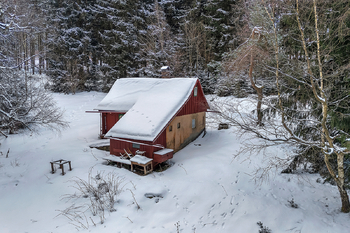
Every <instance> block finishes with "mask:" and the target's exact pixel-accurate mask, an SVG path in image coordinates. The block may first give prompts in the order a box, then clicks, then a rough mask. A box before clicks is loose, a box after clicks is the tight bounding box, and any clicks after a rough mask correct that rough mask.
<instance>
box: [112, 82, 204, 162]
mask: <svg viewBox="0 0 350 233" xmlns="http://www.w3.org/2000/svg"><path fill="white" fill-rule="evenodd" d="M196 87H197V95H196V96H194V89H195V88H196ZM207 109H209V105H208V103H207V101H206V98H205V96H204V92H203V89H202V87H201V85H200V82H199V80H197V82H196V84H195V87H194V88H193V90H192V92H191V95H190V96H189V98H188V99H187V101H186V102H185V104H184V105H183V106H182V107H181V108H180V109H179V110H178V112H177V113H176V114H175V115H174V116H173V118H172V119H171V120H170V122H168V124H167V125H166V126H165V127H164V128H163V130H162V131H161V132H160V133H159V135H158V136H157V137H156V138H155V140H154V141H153V142H151V141H141V140H133V139H123V138H120V139H117V138H115V139H113V138H111V139H110V153H111V154H113V155H117V156H119V155H120V153H124V149H126V150H130V151H131V152H132V153H133V154H135V153H136V151H137V150H140V151H146V153H145V156H146V157H148V158H152V159H153V166H156V165H157V164H159V163H162V162H165V161H166V160H167V159H168V158H167V156H168V157H169V156H171V157H172V153H171V155H170V154H169V155H167V156H163V157H162V156H154V152H156V151H159V150H161V149H163V148H169V149H173V150H174V151H178V150H179V149H181V148H183V147H184V146H185V145H187V144H188V143H189V142H190V141H192V140H193V139H195V138H196V137H197V136H198V135H199V134H200V133H201V132H202V131H203V130H204V128H205V113H206V111H207ZM118 114H124V113H116V115H115V116H113V114H112V113H111V114H109V115H108V114H107V115H106V116H110V121H111V122H112V121H113V120H115V122H114V124H115V123H116V122H117V121H118V120H119V118H116V116H117V115H118ZM113 117H114V118H113ZM107 119H108V118H107ZM192 119H195V120H196V121H195V122H196V127H195V128H192ZM107 122H108V120H107ZM177 122H180V123H181V129H177V125H176V124H177ZM114 124H113V125H114ZM113 125H112V126H113ZM170 125H172V130H173V132H170V133H169V132H168V131H169V126H170ZM112 126H111V127H112ZM108 127H109V125H108V124H107V125H106V128H108ZM108 130H109V129H108ZM108 130H107V131H108ZM107 131H106V133H107ZM175 132H176V134H175ZM133 143H136V144H139V145H140V148H134V147H133ZM167 146H168V147H167ZM169 158H170V157H169ZM163 160H164V161H163Z"/></svg>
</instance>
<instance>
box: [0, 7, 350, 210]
mask: <svg viewBox="0 0 350 233" xmlns="http://www.w3.org/2000/svg"><path fill="white" fill-rule="evenodd" d="M349 58H350V2H349V1H347V0H339V1H330V0H318V1H316V0H313V1H311V0H310V1H309V0H284V1H277V0H276V1H275V0H270V1H264V0H201V1H197V0H188V1H183V0H173V1H170V0H163V1H158V0H156V1H153V0H127V1H126V0H90V1H87V0H86V1H83V0H42V1H39V0H16V1H15V0H3V1H2V2H1V3H0V80H1V86H0V88H1V90H0V91H1V93H0V95H1V99H0V104H1V112H0V113H1V117H2V118H1V128H2V129H9V131H12V130H13V129H14V128H16V127H17V128H18V126H19V125H20V126H21V125H22V126H23V125H28V124H29V123H30V121H24V120H23V119H24V118H27V116H28V112H29V111H27V110H26V109H28V106H27V107H25V106H24V105H25V104H22V105H23V106H22V107H21V108H16V107H15V106H18V105H19V104H18V103H27V102H26V101H27V100H28V98H27V96H28V91H27V90H28V83H29V81H28V80H31V77H34V76H35V75H38V74H45V75H46V76H47V77H48V80H47V83H46V84H45V86H44V87H42V89H45V90H48V89H50V90H51V91H55V92H64V93H75V92H76V91H90V90H98V91H105V92H106V91H108V90H109V88H110V87H111V85H112V84H113V83H114V81H115V80H116V79H118V78H125V77H144V76H146V77H160V75H161V74H160V68H161V67H162V66H164V65H166V66H170V67H171V75H172V76H173V77H190V76H195V77H198V78H199V79H200V80H201V82H202V85H203V87H204V90H205V92H206V93H216V94H218V95H221V96H226V95H234V96H237V97H245V96H247V94H254V95H255V96H256V97H257V109H256V112H254V115H252V121H247V120H245V121H244V122H245V124H242V121H237V120H236V119H233V118H232V117H231V118H230V116H232V114H231V113H232V112H234V111H235V110H234V109H232V108H231V109H230V111H229V112H230V114H228V113H227V112H225V111H221V113H222V117H224V118H226V119H227V120H229V121H231V123H232V124H234V125H237V126H239V127H240V128H241V129H242V130H243V131H244V132H250V133H252V134H255V135H256V136H257V137H258V138H260V139H264V140H265V141H266V142H268V143H266V144H265V146H271V145H276V144H279V143H285V144H290V145H292V146H293V147H294V148H296V150H295V151H294V152H297V153H296V155H295V156H294V157H293V159H292V161H291V162H290V161H289V162H290V163H289V167H288V168H287V169H286V170H285V172H295V171H296V170H297V168H298V167H300V166H301V165H303V166H304V165H306V164H309V163H311V164H312V169H311V170H312V171H316V172H321V173H323V174H324V176H325V177H326V178H327V179H329V180H330V181H331V182H333V183H334V184H336V185H337V186H338V189H339V192H340V196H341V199H342V211H343V212H349V211H350V204H349V198H348V196H347V194H346V191H344V190H345V189H346V188H348V183H349V180H350V158H349V155H348V153H349V149H350V145H349V142H348V140H347V138H350V135H349V133H350V115H349V114H350V109H349V103H350V100H349V94H350V93H349V90H350V76H349V70H350V65H349ZM17 84H18V85H17ZM11 86H16V87H17V88H19V90H22V92H20V93H23V95H22V97H23V96H26V98H22V97H21V98H22V99H21V98H19V97H18V96H17V95H16V93H13V92H11V91H9V90H10V89H9V87H11ZM36 88H37V87H36ZM34 95H35V94H34ZM14 96H15V97H16V96H17V97H16V98H15V97H14ZM39 102H40V101H39ZM27 105H28V104H27ZM29 105H30V104H29ZM263 105H264V106H265V107H262V106H263ZM30 107H32V105H30ZM39 108H40V107H39ZM13 109H18V111H17V110H16V111H13ZM20 113H21V114H22V113H23V114H22V115H21V114H20ZM225 113H227V114H226V115H225ZM29 115H30V114H29ZM19 116H21V117H19ZM58 118H59V114H58V115H57V119H58ZM57 119H56V120H57ZM276 120H278V121H279V122H280V123H281V124H280V125H279V126H276V124H275V122H276ZM34 123H35V121H34ZM60 124H61V125H64V122H60ZM2 133H3V134H4V135H5V133H4V132H2ZM273 137H274V138H275V139H273ZM269 143H270V144H269ZM250 148H251V147H250ZM260 149H261V147H260Z"/></svg>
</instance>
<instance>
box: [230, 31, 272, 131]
mask: <svg viewBox="0 0 350 233" xmlns="http://www.w3.org/2000/svg"><path fill="white" fill-rule="evenodd" d="M267 45H268V43H267V40H266V38H265V35H264V32H263V30H262V28H261V27H254V28H253V29H252V31H251V34H250V36H249V38H248V39H247V40H246V41H245V42H244V43H243V44H241V45H240V46H239V47H238V48H237V49H235V50H234V51H233V53H232V54H231V55H229V56H228V59H229V60H228V61H226V64H225V66H226V67H225V69H226V70H227V71H228V72H235V73H237V72H242V71H248V72H247V73H248V77H249V82H250V85H251V86H252V87H253V89H254V90H255V91H256V94H257V97H258V102H257V106H256V112H257V125H259V126H262V124H263V123H262V118H263V114H262V110H261V105H262V100H263V88H264V85H259V84H258V83H257V78H256V77H254V73H253V71H254V66H256V65H255V64H256V63H259V62H263V61H264V60H266V57H268V56H269V55H270V54H269V51H268V49H267ZM255 74H256V75H259V72H255Z"/></svg>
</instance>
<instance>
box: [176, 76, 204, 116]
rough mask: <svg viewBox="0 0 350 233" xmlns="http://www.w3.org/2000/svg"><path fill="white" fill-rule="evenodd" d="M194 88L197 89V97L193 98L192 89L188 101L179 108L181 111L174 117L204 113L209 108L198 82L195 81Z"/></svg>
mask: <svg viewBox="0 0 350 233" xmlns="http://www.w3.org/2000/svg"><path fill="white" fill-rule="evenodd" d="M195 87H197V88H198V90H197V96H193V92H194V88H193V90H192V92H191V96H190V98H189V100H188V101H187V102H186V103H185V105H184V106H183V107H182V108H181V110H180V111H179V112H178V113H177V114H176V116H182V115H187V114H193V113H197V112H206V111H207V109H208V108H209V105H208V102H207V100H206V98H205V96H204V92H203V89H202V86H201V85H200V82H199V80H197V82H196V85H195Z"/></svg>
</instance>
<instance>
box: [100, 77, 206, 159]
mask: <svg viewBox="0 0 350 233" xmlns="http://www.w3.org/2000/svg"><path fill="white" fill-rule="evenodd" d="M207 109H209V105H208V103H207V101H206V98H205V96H204V93H203V90H202V87H201V84H200V82H199V80H198V79H196V78H166V79H164V78H163V79H156V78H123V79H118V80H117V81H116V82H115V84H114V85H113V87H112V88H111V90H110V92H109V93H108V94H107V95H106V97H105V98H104V99H103V100H102V101H101V103H100V104H99V105H98V106H97V107H96V109H95V110H98V112H100V114H101V135H103V136H104V137H105V138H109V139H110V153H111V154H113V155H117V156H119V155H120V153H124V152H125V151H124V150H127V151H129V150H130V151H131V152H132V153H134V154H135V152H136V151H137V150H139V151H145V156H146V157H148V158H151V159H153V165H154V166H155V165H157V164H159V163H162V162H164V161H166V160H168V159H169V158H172V156H173V153H174V152H176V151H178V150H180V149H181V148H183V147H184V146H186V145H187V144H188V143H189V142H191V141H193V140H194V139H195V138H196V137H197V136H198V135H199V134H200V133H201V132H202V131H203V130H205V116H206V111H207Z"/></svg>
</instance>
